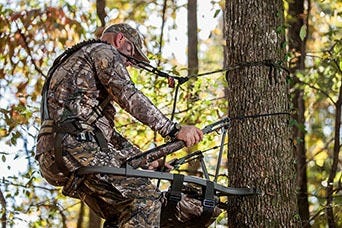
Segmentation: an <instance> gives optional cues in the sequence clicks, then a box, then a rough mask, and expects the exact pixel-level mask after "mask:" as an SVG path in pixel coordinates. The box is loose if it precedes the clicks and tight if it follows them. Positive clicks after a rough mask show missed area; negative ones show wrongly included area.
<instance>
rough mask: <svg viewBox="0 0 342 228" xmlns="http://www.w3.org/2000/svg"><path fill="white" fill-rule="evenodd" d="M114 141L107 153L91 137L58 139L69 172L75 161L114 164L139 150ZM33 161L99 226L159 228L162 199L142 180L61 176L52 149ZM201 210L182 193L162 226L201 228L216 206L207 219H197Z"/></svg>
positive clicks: (111, 165)
mask: <svg viewBox="0 0 342 228" xmlns="http://www.w3.org/2000/svg"><path fill="white" fill-rule="evenodd" d="M113 141H114V140H112V142H113ZM46 142H49V140H46ZM50 142H51V141H50ZM115 142H116V143H115V145H116V147H115V148H114V146H112V145H111V144H109V149H110V150H109V152H103V151H101V149H100V147H99V146H98V145H97V143H96V142H80V141H78V140H76V139H75V138H74V137H73V136H71V135H67V136H66V137H65V139H64V140H63V151H65V152H66V153H65V155H64V161H65V164H66V166H67V167H68V169H70V171H74V170H76V169H77V168H78V167H80V166H110V167H120V166H121V164H122V162H123V161H125V160H126V159H127V157H129V156H132V155H134V154H136V153H140V151H139V150H138V149H137V148H135V147H133V146H132V145H131V144H130V143H128V142H127V141H126V140H125V139H123V138H121V139H120V140H116V141H115ZM46 148H53V147H51V146H50V147H46ZM38 161H39V165H40V169H41V173H42V176H43V177H44V178H45V179H46V180H47V181H48V182H49V183H51V184H53V185H63V186H64V187H63V194H65V195H67V196H70V197H75V198H79V199H81V200H82V201H83V202H85V203H86V204H87V205H88V206H89V207H90V208H91V209H92V210H93V211H94V212H95V213H97V214H98V215H99V216H100V217H102V218H104V219H105V220H106V221H105V226H104V227H106V228H107V227H144V228H145V227H147V228H149V227H160V224H161V222H160V214H161V208H162V204H163V205H166V204H167V199H166V198H165V196H164V195H163V194H161V193H160V192H159V191H158V190H156V187H155V186H154V185H153V184H152V183H151V182H150V181H149V180H148V179H146V178H137V177H125V176H117V175H107V174H92V175H85V176H81V177H78V176H74V175H71V176H70V177H64V176H63V175H59V174H56V173H55V172H53V165H54V164H55V162H54V151H53V150H51V151H46V153H43V154H42V155H40V156H39V157H38ZM202 212H203V207H202V202H201V201H199V200H197V199H194V198H189V197H187V196H186V195H184V194H182V200H181V201H180V202H179V203H178V205H177V209H176V211H175V215H170V216H171V217H173V219H171V218H169V219H168V221H167V222H166V223H165V221H164V223H163V227H179V226H181V227H207V226H208V225H209V224H210V223H212V222H213V221H214V220H215V218H216V217H217V216H218V215H219V214H220V212H221V211H220V209H219V208H217V207H216V208H215V210H214V213H213V217H212V220H211V221H210V222H209V223H208V224H198V219H199V217H200V216H201V214H202Z"/></svg>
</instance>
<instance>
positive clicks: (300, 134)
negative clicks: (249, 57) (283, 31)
mask: <svg viewBox="0 0 342 228" xmlns="http://www.w3.org/2000/svg"><path fill="white" fill-rule="evenodd" d="M308 4H309V3H308ZM307 17H308V15H307V13H306V12H305V8H304V0H300V1H291V2H289V10H288V24H289V29H288V40H289V50H290V52H291V53H293V55H294V57H293V59H292V61H291V65H290V72H291V74H292V75H293V77H294V82H293V83H292V88H293V98H292V103H293V108H294V110H295V114H294V115H293V118H294V119H295V120H296V122H297V124H295V126H294V127H293V138H294V141H295V146H296V149H295V151H296V161H297V162H296V169H297V205H298V213H299V216H300V219H301V224H302V227H310V223H309V219H310V213H309V201H308V192H307V191H308V190H307V174H306V172H307V165H306V149H305V129H304V126H305V116H304V113H305V102H304V90H303V89H301V88H299V87H297V85H296V84H297V80H296V76H295V74H296V72H297V71H303V70H305V55H306V48H305V47H306V40H307V34H308V31H307V29H306V35H305V36H304V37H303V39H302V38H301V34H300V33H301V29H302V28H303V26H306V28H308V25H307V22H308V20H307Z"/></svg>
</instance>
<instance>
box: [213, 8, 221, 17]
mask: <svg viewBox="0 0 342 228" xmlns="http://www.w3.org/2000/svg"><path fill="white" fill-rule="evenodd" d="M220 11H221V10H220V9H217V10H216V11H215V14H214V18H216V17H217V15H219V13H220Z"/></svg>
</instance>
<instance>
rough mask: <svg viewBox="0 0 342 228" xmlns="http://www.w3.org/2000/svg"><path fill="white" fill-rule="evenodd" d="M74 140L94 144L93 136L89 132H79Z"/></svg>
mask: <svg viewBox="0 0 342 228" xmlns="http://www.w3.org/2000/svg"><path fill="white" fill-rule="evenodd" d="M75 138H76V140H77V141H86V142H96V140H95V138H94V136H93V134H92V133H91V132H89V131H86V132H81V133H79V134H77V135H76V137H75Z"/></svg>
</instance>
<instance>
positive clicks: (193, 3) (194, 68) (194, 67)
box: [188, 0, 198, 75]
mask: <svg viewBox="0 0 342 228" xmlns="http://www.w3.org/2000/svg"><path fill="white" fill-rule="evenodd" d="M197 46H198V36H197V0H188V74H189V75H191V74H197V73H198V48H197Z"/></svg>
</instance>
